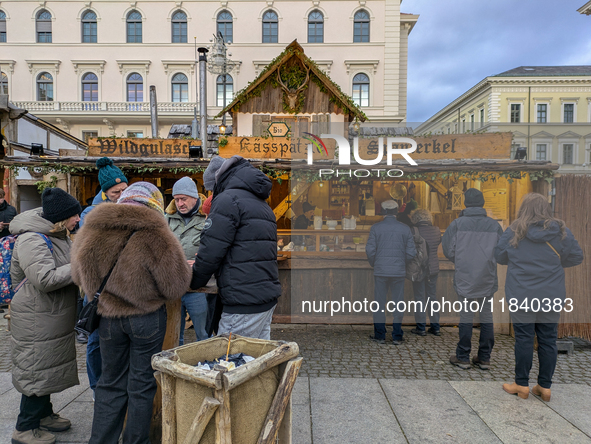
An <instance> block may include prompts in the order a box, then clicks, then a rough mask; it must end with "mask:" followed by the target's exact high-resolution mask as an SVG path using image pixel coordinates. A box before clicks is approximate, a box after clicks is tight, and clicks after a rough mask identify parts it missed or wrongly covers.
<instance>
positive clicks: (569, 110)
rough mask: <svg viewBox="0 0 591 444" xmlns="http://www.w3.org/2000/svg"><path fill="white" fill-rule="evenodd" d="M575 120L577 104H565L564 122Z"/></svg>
mask: <svg viewBox="0 0 591 444" xmlns="http://www.w3.org/2000/svg"><path fill="white" fill-rule="evenodd" d="M574 121H575V104H574V103H565V104H564V123H573V122H574Z"/></svg>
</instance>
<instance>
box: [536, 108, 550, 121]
mask: <svg viewBox="0 0 591 444" xmlns="http://www.w3.org/2000/svg"><path fill="white" fill-rule="evenodd" d="M547 120H548V105H547V104H545V103H539V104H538V123H546V122H547Z"/></svg>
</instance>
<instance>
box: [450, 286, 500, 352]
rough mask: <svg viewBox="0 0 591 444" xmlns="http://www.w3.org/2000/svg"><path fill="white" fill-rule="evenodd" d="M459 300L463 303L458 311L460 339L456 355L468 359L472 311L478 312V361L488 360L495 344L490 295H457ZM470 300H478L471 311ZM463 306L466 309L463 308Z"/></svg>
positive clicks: (470, 343) (470, 346) (470, 348)
mask: <svg viewBox="0 0 591 444" xmlns="http://www.w3.org/2000/svg"><path fill="white" fill-rule="evenodd" d="M459 300H460V301H461V302H462V304H463V307H462V308H463V309H462V311H461V312H460V324H459V325H458V328H459V330H460V340H459V341H458V346H457V347H456V357H457V358H458V360H460V361H470V352H471V350H472V327H473V325H472V321H473V320H474V313H475V312H480V338H479V345H478V359H479V360H480V361H484V362H489V361H490V354H491V353H492V349H493V347H494V345H495V331H494V327H493V315H492V310H491V303H490V301H491V300H492V296H491V297H488V298H465V297H462V296H459ZM464 301H467V302H466V304H467V305H468V307H466V306H465V305H464ZM471 302H478V310H475V311H473V310H471V309H470V303H471ZM483 304H484V305H483ZM473 305H476V304H473ZM464 308H467V309H466V310H465V309H464ZM474 308H475V307H474ZM480 308H482V311H480Z"/></svg>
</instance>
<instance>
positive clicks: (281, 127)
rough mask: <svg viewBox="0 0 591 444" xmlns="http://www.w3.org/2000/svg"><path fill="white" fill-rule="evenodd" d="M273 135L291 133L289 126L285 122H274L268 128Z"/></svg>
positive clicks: (283, 135) (280, 135) (278, 135)
mask: <svg viewBox="0 0 591 444" xmlns="http://www.w3.org/2000/svg"><path fill="white" fill-rule="evenodd" d="M267 131H268V132H269V134H270V135H271V137H285V136H287V133H289V131H290V130H289V126H288V125H287V123H285V122H272V123H271V125H269V127H268V128H267Z"/></svg>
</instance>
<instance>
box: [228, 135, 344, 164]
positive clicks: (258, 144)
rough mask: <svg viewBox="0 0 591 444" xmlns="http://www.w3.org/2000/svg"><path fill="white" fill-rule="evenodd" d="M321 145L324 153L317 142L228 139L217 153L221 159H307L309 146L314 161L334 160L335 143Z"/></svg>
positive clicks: (246, 138)
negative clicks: (235, 156) (309, 146)
mask: <svg viewBox="0 0 591 444" xmlns="http://www.w3.org/2000/svg"><path fill="white" fill-rule="evenodd" d="M322 143H323V144H324V147H326V151H324V147H323V146H321V145H320V143H319V142H318V141H310V140H308V139H303V138H292V139H288V138H286V137H273V138H270V137H269V138H267V139H265V138H263V137H228V144H227V145H226V146H224V147H220V148H219V152H220V156H222V157H232V156H233V155H235V154H238V155H239V156H242V157H245V158H247V159H307V158H308V150H307V147H308V144H311V145H312V152H313V158H314V159H334V157H335V156H334V151H335V147H336V142H335V141H334V140H333V139H322ZM327 153H328V154H327Z"/></svg>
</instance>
